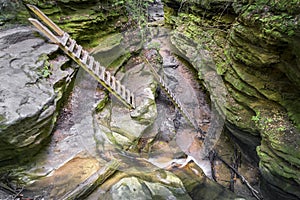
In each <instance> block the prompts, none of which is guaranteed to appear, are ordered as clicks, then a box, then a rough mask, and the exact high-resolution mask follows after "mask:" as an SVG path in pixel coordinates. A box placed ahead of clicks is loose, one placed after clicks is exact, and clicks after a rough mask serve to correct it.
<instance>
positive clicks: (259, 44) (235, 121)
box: [165, 0, 300, 199]
mask: <svg viewBox="0 0 300 200" xmlns="http://www.w3.org/2000/svg"><path fill="white" fill-rule="evenodd" d="M176 2H177V3H175V1H172V2H170V1H165V5H166V6H167V8H166V10H167V11H168V13H169V16H167V19H169V22H170V24H172V25H173V26H175V30H176V32H177V33H175V34H174V37H173V41H174V42H173V43H174V44H175V46H177V48H178V49H179V51H180V52H181V54H183V55H184V57H185V58H186V59H188V60H189V61H190V62H191V63H192V64H193V66H194V67H195V68H196V69H197V70H198V71H199V72H200V73H199V74H200V78H201V79H203V80H204V83H205V84H206V85H207V82H209V80H208V79H207V78H206V77H205V76H202V74H201V70H203V68H205V67H207V66H209V68H211V69H213V70H214V71H215V72H217V73H218V74H219V75H220V76H221V77H222V79H223V81H224V85H225V86H226V89H227V92H228V94H227V103H226V104H224V105H225V106H223V108H224V110H225V113H226V119H227V122H226V123H227V125H226V127H227V129H228V130H230V132H231V133H232V134H233V135H234V136H235V138H236V140H237V142H238V144H239V146H240V148H241V149H242V150H243V151H244V152H245V153H246V154H247V155H248V156H249V158H252V159H254V160H256V161H259V169H260V171H261V174H262V183H263V184H262V191H263V192H264V196H265V197H266V198H269V199H297V198H299V197H300V196H299V190H298V189H297V188H299V184H300V182H299V173H300V170H299V166H300V162H299V161H300V160H299V159H300V154H299V148H300V147H299V146H300V135H299V134H300V133H299V128H300V127H299V126H300V121H299V113H300V110H299V108H300V106H299V103H300V95H299V75H300V70H299V69H300V68H299V55H298V54H299V51H298V47H297V46H299V39H298V37H299V12H298V8H299V4H300V1H292V2H285V1H282V2H278V1H263V0H256V1H242V2H237V1H231V2H230V1H213V2H212V1H202V2H198V3H197V2H196V1H195V2H192V1H191V2H189V3H187V2H186V3H185V4H181V2H180V1H176ZM178 10H179V11H181V13H179V14H178V17H174V16H175V15H176V14H175V13H177V12H178ZM212 11H213V12H212ZM215 11H218V12H215ZM172 13H173V14H172ZM178 33H180V34H178ZM180 41H181V42H180ZM185 46H187V47H185ZM186 49H194V51H193V50H190V51H186ZM195 51H196V52H197V53H196V54H198V55H193V53H191V52H195ZM205 51H206V52H207V51H208V53H207V54H208V55H209V56H210V57H211V58H212V60H213V62H212V61H210V62H207V60H209V59H206V58H205V56H204V55H205V54H204V53H203V52H205ZM197 58H200V59H198V60H197ZM199 62H200V63H202V64H199ZM195 63H198V65H196V64H195ZM208 86H209V84H208ZM212 89H214V88H210V87H208V90H209V91H210V92H211V93H212V92H214V91H213V90H212ZM211 95H214V94H211ZM256 152H257V154H256ZM267 191H272V192H267Z"/></svg>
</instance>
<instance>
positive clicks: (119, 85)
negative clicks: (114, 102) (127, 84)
mask: <svg viewBox="0 0 300 200" xmlns="http://www.w3.org/2000/svg"><path fill="white" fill-rule="evenodd" d="M116 91H117V92H118V93H119V94H121V82H120V81H118V80H117V81H116Z"/></svg>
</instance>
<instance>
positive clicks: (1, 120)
mask: <svg viewBox="0 0 300 200" xmlns="http://www.w3.org/2000/svg"><path fill="white" fill-rule="evenodd" d="M0 40H1V46H0V48H1V56H0V57H1V65H0V71H1V75H0V76H1V80H2V83H1V86H0V99H1V101H0V109H1V110H0V138H1V142H0V152H1V156H0V163H1V164H0V165H1V166H2V167H3V166H5V165H8V166H9V165H10V164H13V163H17V162H18V163H22V162H23V161H24V160H30V157H31V156H32V155H34V154H36V153H37V152H38V150H39V149H41V148H42V147H43V145H44V144H45V140H46V139H47V138H48V137H49V136H50V134H51V132H52V129H53V127H54V122H55V121H56V117H57V115H58V108H59V102H60V101H61V99H62V97H63V94H64V92H65V91H66V90H67V88H68V86H69V85H70V82H71V79H72V77H73V75H74V70H73V69H71V68H69V69H67V70H62V67H63V66H64V65H65V64H66V62H67V61H68V59H67V58H66V57H64V56H59V55H57V56H56V55H53V58H51V59H50V58H49V57H48V56H50V55H51V54H54V53H55V52H56V51H57V49H58V46H57V45H54V44H50V43H47V42H46V41H45V39H44V38H39V37H36V36H35V31H34V30H33V29H31V28H28V27H20V28H14V29H8V30H6V31H1V33H0Z"/></svg>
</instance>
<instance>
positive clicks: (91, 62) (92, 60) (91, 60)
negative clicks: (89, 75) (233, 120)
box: [88, 56, 95, 70]
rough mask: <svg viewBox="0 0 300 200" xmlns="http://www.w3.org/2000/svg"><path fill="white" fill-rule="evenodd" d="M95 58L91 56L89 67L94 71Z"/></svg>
mask: <svg viewBox="0 0 300 200" xmlns="http://www.w3.org/2000/svg"><path fill="white" fill-rule="evenodd" d="M94 61H95V59H94V57H93V56H89V65H88V67H89V68H90V69H91V70H92V68H93V66H94Z"/></svg>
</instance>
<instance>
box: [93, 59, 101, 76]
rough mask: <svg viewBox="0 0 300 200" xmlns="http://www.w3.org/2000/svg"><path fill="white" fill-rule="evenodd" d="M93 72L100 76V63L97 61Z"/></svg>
mask: <svg viewBox="0 0 300 200" xmlns="http://www.w3.org/2000/svg"><path fill="white" fill-rule="evenodd" d="M92 70H93V72H95V74H97V75H98V74H99V70H100V63H99V62H97V61H95V62H94V65H93V67H92Z"/></svg>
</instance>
